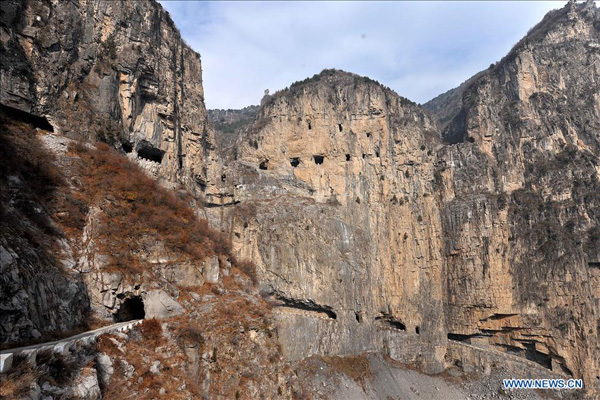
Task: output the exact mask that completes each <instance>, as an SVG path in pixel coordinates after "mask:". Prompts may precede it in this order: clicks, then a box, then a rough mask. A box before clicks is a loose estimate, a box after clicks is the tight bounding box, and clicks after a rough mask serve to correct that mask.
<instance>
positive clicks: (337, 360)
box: [323, 355, 372, 385]
mask: <svg viewBox="0 0 600 400" xmlns="http://www.w3.org/2000/svg"><path fill="white" fill-rule="evenodd" d="M323 360H324V361H325V362H326V363H327V364H329V365H330V366H331V367H332V368H333V369H334V370H336V371H338V372H340V373H343V374H345V375H347V376H349V377H350V378H352V379H353V380H354V381H356V382H358V383H360V384H363V385H364V383H365V381H366V379H368V378H370V377H371V376H372V372H371V363H370V362H369V359H368V357H367V356H366V355H360V356H346V357H323Z"/></svg>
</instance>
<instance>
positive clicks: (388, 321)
mask: <svg viewBox="0 0 600 400" xmlns="http://www.w3.org/2000/svg"><path fill="white" fill-rule="evenodd" d="M375 322H378V323H379V324H380V325H383V326H386V327H389V328H394V329H397V330H399V331H403V332H405V331H406V325H404V323H402V321H400V320H398V319H396V318H394V317H393V316H392V315H390V314H387V313H382V315H380V316H379V317H375Z"/></svg>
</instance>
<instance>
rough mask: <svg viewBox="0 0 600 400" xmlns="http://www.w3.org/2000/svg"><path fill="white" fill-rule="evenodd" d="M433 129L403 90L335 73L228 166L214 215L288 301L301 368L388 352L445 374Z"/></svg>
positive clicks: (279, 109)
mask: <svg viewBox="0 0 600 400" xmlns="http://www.w3.org/2000/svg"><path fill="white" fill-rule="evenodd" d="M434 129H435V124H434V123H433V122H432V121H431V120H430V119H429V117H427V116H426V114H425V113H424V112H423V111H422V110H420V109H419V108H418V107H417V106H416V105H415V104H413V103H411V102H410V101H408V100H406V99H403V98H401V97H399V96H397V95H396V94H395V93H393V92H392V91H391V90H389V89H385V88H383V87H382V86H381V85H379V84H377V83H375V82H373V81H370V80H368V79H366V78H362V77H359V76H356V75H353V74H349V73H345V72H341V71H324V72H323V73H321V74H320V75H318V76H315V77H314V78H313V80H312V81H308V82H305V83H302V84H297V85H293V86H292V88H291V89H290V90H288V91H283V92H280V93H276V94H275V95H274V96H273V97H272V98H271V99H270V101H269V102H267V103H266V104H264V105H263V107H262V108H261V110H260V111H259V114H258V116H257V118H256V121H255V123H254V124H253V125H252V126H250V127H249V128H248V131H247V132H246V133H245V135H244V137H243V140H242V141H241V142H239V143H238V145H237V146H236V147H235V149H234V150H233V154H230V159H228V161H226V164H227V163H229V164H228V165H226V166H225V167H224V169H223V173H222V174H221V176H222V179H221V181H222V182H221V185H220V192H219V193H218V195H214V196H211V194H207V195H206V196H207V201H209V202H212V203H213V204H215V205H219V206H220V207H214V208H212V209H211V210H212V212H211V216H212V218H213V220H214V221H215V223H220V224H221V225H222V226H223V227H224V228H226V229H228V230H229V231H230V232H231V237H232V240H233V242H234V247H235V248H236V249H237V251H238V252H239V254H240V255H241V256H242V257H247V258H250V259H252V260H253V261H255V262H256V264H257V265H258V267H259V270H260V275H261V277H262V285H263V286H264V290H265V291H267V292H272V294H273V295H274V297H275V298H277V299H278V300H280V301H281V302H282V307H280V308H279V309H278V312H279V314H278V320H279V324H280V328H281V332H280V338H282V340H283V342H284V343H285V345H284V351H287V356H288V357H289V358H291V359H300V358H303V357H305V356H307V355H310V354H313V353H318V354H354V353H357V352H361V351H366V350H384V349H385V350H386V351H387V352H388V353H392V354H394V355H395V356H396V357H398V358H400V359H403V360H406V361H415V362H419V363H421V364H422V365H423V366H424V367H425V368H429V369H430V370H438V369H439V368H440V366H441V363H442V358H443V355H444V353H445V350H444V346H445V340H446V338H445V334H444V329H443V326H444V322H443V321H444V318H443V313H442V309H443V307H442V304H443V300H442V294H443V290H442V284H441V283H442V259H441V255H440V249H441V242H440V240H441V239H440V237H439V233H440V232H441V220H440V217H439V214H438V208H437V204H436V200H435V196H434V183H433V181H434V168H433V164H434V155H433V136H434V134H433V132H434ZM224 199H225V200H224ZM228 205H229V206H228ZM299 330H302V331H303V334H302V335H298V333H297V332H298V331H299Z"/></svg>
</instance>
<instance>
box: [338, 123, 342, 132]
mask: <svg viewBox="0 0 600 400" xmlns="http://www.w3.org/2000/svg"><path fill="white" fill-rule="evenodd" d="M338 129H339V130H340V132H341V131H342V130H343V127H342V124H338Z"/></svg>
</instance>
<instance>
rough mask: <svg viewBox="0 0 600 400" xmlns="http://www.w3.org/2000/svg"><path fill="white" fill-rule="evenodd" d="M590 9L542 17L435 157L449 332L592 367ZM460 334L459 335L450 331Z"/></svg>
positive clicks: (488, 77)
mask: <svg viewBox="0 0 600 400" xmlns="http://www.w3.org/2000/svg"><path fill="white" fill-rule="evenodd" d="M599 28H600V13H598V10H597V9H596V7H595V6H594V5H593V4H588V5H583V4H581V5H574V4H570V5H568V6H567V7H565V8H563V9H562V10H557V11H554V12H551V13H550V14H548V15H547V16H546V18H545V19H544V21H542V22H541V23H540V24H539V25H538V26H536V27H535V28H533V29H532V31H530V33H529V34H528V36H527V37H526V38H524V39H523V40H522V41H521V42H520V43H519V44H518V45H517V46H515V48H514V49H513V50H512V51H511V52H510V53H509V54H508V55H507V56H506V57H505V58H504V59H503V60H502V61H500V62H499V63H498V64H497V65H495V66H494V67H493V68H490V70H488V71H487V72H486V73H485V74H483V76H481V77H479V78H478V79H477V80H475V81H474V82H473V83H472V84H471V85H470V87H469V88H468V89H466V91H465V93H464V95H463V100H462V110H461V111H460V112H459V113H458V114H457V116H456V118H455V119H454V121H453V122H452V123H451V124H450V125H449V126H448V127H447V128H446V130H445V134H446V136H445V138H446V139H447V140H449V141H451V142H453V143H455V144H452V145H450V146H447V147H445V148H443V149H442V150H441V151H440V152H439V154H438V164H439V169H438V171H439V175H440V177H441V178H442V182H443V185H442V186H443V189H442V190H441V193H442V202H441V215H442V226H443V237H444V248H443V256H444V258H445V260H446V263H445V265H446V268H445V270H446V273H445V288H446V289H445V290H446V297H445V303H446V304H445V314H446V316H447V319H446V321H447V324H448V331H449V332H450V333H451V335H454V336H453V337H456V338H458V339H463V340H464V339H468V338H469V337H471V338H470V339H469V340H472V341H473V340H478V341H479V342H484V343H485V342H487V343H489V344H490V345H491V346H492V347H493V348H496V349H503V350H506V351H509V352H512V353H516V354H519V355H521V356H523V357H526V358H528V359H531V360H534V361H536V362H538V363H540V364H541V365H543V366H545V367H546V368H551V369H552V370H553V371H558V372H561V373H566V374H568V375H570V374H574V375H576V376H579V377H580V376H584V378H586V385H588V386H590V387H591V386H593V385H594V384H597V382H598V378H597V377H598V376H599V375H600V364H599V360H600V349H599V347H598V342H599V339H598V333H599V326H600V324H599V321H600V319H599V318H600V308H599V296H600V286H598V276H599V275H600V270H599V269H598V267H597V265H598V249H599V246H600V235H599V234H598V232H599V231H598V229H599V225H598V223H599V222H598V221H599V217H600V195H599V193H600V182H599V177H598V173H599V171H600V167H599V165H600V160H599V158H598V157H599V155H600V136H599V132H600V52H599V49H600V30H599ZM461 335H463V336H461Z"/></svg>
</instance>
